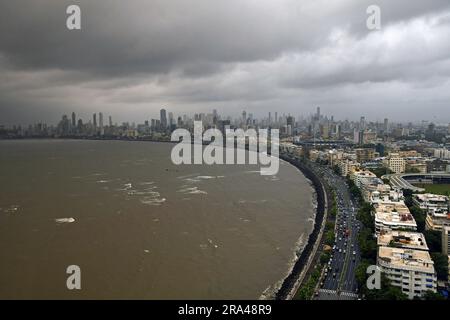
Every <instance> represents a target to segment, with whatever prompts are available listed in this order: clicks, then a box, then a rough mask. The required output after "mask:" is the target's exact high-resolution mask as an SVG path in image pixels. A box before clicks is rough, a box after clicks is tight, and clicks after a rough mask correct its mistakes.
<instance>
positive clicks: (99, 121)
mask: <svg viewBox="0 0 450 320" xmlns="http://www.w3.org/2000/svg"><path fill="white" fill-rule="evenodd" d="M98 124H99V126H100V129H103V113H102V112H99V114H98Z"/></svg>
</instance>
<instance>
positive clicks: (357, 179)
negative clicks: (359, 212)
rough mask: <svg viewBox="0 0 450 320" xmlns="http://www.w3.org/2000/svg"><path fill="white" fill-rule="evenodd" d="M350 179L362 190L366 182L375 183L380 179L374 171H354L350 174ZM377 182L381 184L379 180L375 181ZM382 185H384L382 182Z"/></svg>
mask: <svg viewBox="0 0 450 320" xmlns="http://www.w3.org/2000/svg"><path fill="white" fill-rule="evenodd" d="M350 179H352V181H353V182H354V183H355V185H356V186H357V187H358V188H361V185H362V182H363V181H366V182H368V180H371V181H373V180H374V179H378V178H377V176H376V174H374V173H373V172H372V171H369V170H361V171H354V172H352V173H350ZM375 181H377V182H379V181H378V180H375ZM381 183H383V182H382V181H381Z"/></svg>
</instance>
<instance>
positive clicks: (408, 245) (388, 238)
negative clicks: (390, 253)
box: [378, 231, 428, 251]
mask: <svg viewBox="0 0 450 320" xmlns="http://www.w3.org/2000/svg"><path fill="white" fill-rule="evenodd" d="M378 245H379V246H385V247H400V248H404V249H415V250H425V251H428V246H427V242H426V241H425V236H424V235H423V234H422V233H419V232H408V231H383V232H381V233H380V235H378Z"/></svg>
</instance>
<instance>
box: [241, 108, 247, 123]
mask: <svg viewBox="0 0 450 320" xmlns="http://www.w3.org/2000/svg"><path fill="white" fill-rule="evenodd" d="M242 122H243V123H244V124H245V123H247V112H245V110H244V111H242Z"/></svg>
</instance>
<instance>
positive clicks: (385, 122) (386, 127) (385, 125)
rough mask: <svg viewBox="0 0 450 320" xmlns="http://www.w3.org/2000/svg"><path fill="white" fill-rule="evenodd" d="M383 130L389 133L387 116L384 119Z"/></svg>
mask: <svg viewBox="0 0 450 320" xmlns="http://www.w3.org/2000/svg"><path fill="white" fill-rule="evenodd" d="M383 131H384V133H385V134H386V133H389V119H388V118H385V119H384V127H383Z"/></svg>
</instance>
